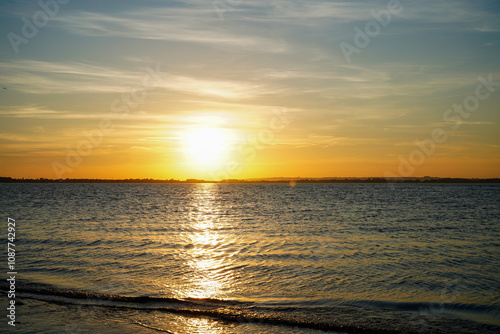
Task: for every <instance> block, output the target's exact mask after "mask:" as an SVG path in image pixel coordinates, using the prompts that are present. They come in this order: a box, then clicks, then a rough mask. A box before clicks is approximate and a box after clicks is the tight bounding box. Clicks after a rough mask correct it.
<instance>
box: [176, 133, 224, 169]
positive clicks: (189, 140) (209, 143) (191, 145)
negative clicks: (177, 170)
mask: <svg viewBox="0 0 500 334" xmlns="http://www.w3.org/2000/svg"><path fill="white" fill-rule="evenodd" d="M227 141H228V138H227V136H226V135H225V133H224V132H223V130H221V129H217V128H204V129H196V130H193V131H191V132H189V133H187V135H186V146H187V147H186V150H187V152H188V154H189V156H190V159H191V160H192V161H193V162H195V163H198V164H204V165H206V164H215V163H218V162H220V160H221V159H222V157H223V154H224V153H225V152H226V151H227V145H228V144H227Z"/></svg>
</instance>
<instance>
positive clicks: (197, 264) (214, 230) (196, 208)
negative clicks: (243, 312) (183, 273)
mask: <svg viewBox="0 0 500 334" xmlns="http://www.w3.org/2000/svg"><path fill="white" fill-rule="evenodd" d="M217 192H218V189H217V187H216V186H215V185H214V184H210V183H207V184H199V185H197V186H196V187H194V189H193V197H192V203H191V206H190V207H191V208H192V210H191V211H190V212H189V219H188V220H187V221H186V224H189V226H186V229H185V231H188V232H187V233H185V234H184V237H185V238H186V244H187V245H188V247H187V249H186V251H185V253H184V254H183V256H184V259H185V262H186V265H187V266H188V267H189V268H190V269H191V272H190V275H189V281H188V284H187V286H184V287H182V289H181V291H180V293H181V295H183V297H191V298H216V299H225V298H227V297H228V295H229V294H230V293H231V291H232V286H233V284H234V281H233V273H232V271H231V270H230V269H229V268H228V265H229V264H230V261H228V254H227V253H226V246H227V245H228V244H230V243H231V240H228V239H229V236H228V234H227V233H219V230H220V229H221V228H226V227H227V224H228V223H227V222H226V221H222V220H221V219H220V217H221V212H220V211H221V210H220V208H219V207H218V206H217V196H218V194H217Z"/></svg>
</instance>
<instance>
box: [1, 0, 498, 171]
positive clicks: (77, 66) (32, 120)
mask: <svg viewBox="0 0 500 334" xmlns="http://www.w3.org/2000/svg"><path fill="white" fill-rule="evenodd" d="M61 2H63V1H61ZM42 3H44V4H48V3H50V4H52V7H50V6H49V7H48V8H56V7H54V6H53V5H54V3H56V2H55V0H53V1H42ZM398 3H399V4H398ZM391 5H392V6H396V5H397V8H398V11H397V14H396V13H393V14H391V16H390V23H388V24H387V25H386V26H385V27H383V26H379V28H380V29H379V31H377V33H375V34H374V36H372V37H371V38H370V42H369V43H368V45H367V46H365V47H363V48H358V51H359V53H354V54H352V55H351V57H350V58H351V59H350V61H348V60H347V59H346V57H345V56H344V54H343V52H342V49H341V47H340V45H341V43H347V44H350V45H353V46H355V40H354V38H355V35H356V33H355V31H356V30H355V29H356V28H359V29H360V30H361V31H365V27H366V24H367V23H369V22H375V21H374V20H375V19H374V16H373V14H372V12H377V13H380V12H381V11H385V12H386V13H387V10H388V8H389V7H390V6H391ZM0 9H1V10H0V12H1V17H0V22H1V23H0V33H1V35H2V36H3V37H2V38H1V39H0V85H2V87H6V88H7V89H5V90H2V91H1V92H0V93H1V95H0V143H1V149H0V159H1V160H2V170H0V174H2V175H5V176H16V177H22V176H24V175H26V176H30V177H49V178H53V177H56V175H55V174H57V173H54V168H53V162H54V161H59V162H61V163H62V164H65V162H64V161H65V159H66V157H67V154H68V153H67V152H68V150H67V146H68V145H69V146H70V147H76V146H77V145H78V143H79V142H80V141H81V140H82V133H83V132H84V131H89V130H91V129H93V128H95V127H96V124H98V123H99V121H100V120H101V119H102V118H103V117H105V116H106V115H108V114H109V113H110V112H111V110H110V109H111V105H112V103H113V101H115V100H116V99H120V98H121V96H122V95H123V94H124V93H125V94H126V93H127V92H131V91H134V90H140V89H142V88H143V87H142V86H141V85H142V82H143V79H144V77H145V75H147V70H146V68H148V67H152V68H159V69H160V70H161V73H162V74H161V76H162V80H161V83H158V84H157V85H156V86H155V87H154V88H151V89H148V91H147V92H148V94H147V97H146V98H145V99H144V100H141V101H140V103H137V105H134V106H133V107H131V108H130V112H129V113H128V115H127V117H126V118H125V119H120V121H117V122H115V131H113V133H111V134H108V135H107V136H105V138H104V141H103V142H102V143H99V145H96V147H93V150H92V153H91V154H89V155H86V156H85V157H82V158H83V159H82V162H81V163H79V164H78V166H75V167H71V168H69V167H68V169H67V170H66V172H65V173H64V177H93V176H95V177H126V176H129V177H159V178H169V177H178V178H187V177H189V176H193V177H200V178H201V177H205V178H208V177H209V176H210V175H208V173H207V172H206V170H205V171H202V170H197V169H196V168H191V167H190V165H192V164H193V163H194V161H192V160H190V159H189V158H188V157H185V152H184V151H183V147H184V146H183V144H182V142H183V140H184V139H185V138H186V136H187V135H186V133H188V132H189V131H192V130H190V129H193V128H200V127H203V126H205V127H206V126H210V127H216V128H218V129H221V131H224V133H225V134H224V136H225V138H227V141H228V142H230V143H229V144H228V145H227V146H228V148H227V150H228V154H227V155H226V158H225V159H226V160H224V161H223V160H222V159H221V161H220V164H221V165H223V164H224V163H227V160H229V161H237V162H238V163H239V164H240V165H241V167H242V169H241V171H240V172H238V173H237V174H238V175H231V176H234V177H260V176H262V177H264V176H279V175H283V176H298V175H300V176H377V175H378V176H383V175H384V173H385V172H387V171H392V172H393V173H397V172H396V171H397V169H398V166H399V164H400V159H399V157H400V156H402V157H406V158H409V156H410V155H411V153H412V152H413V151H414V150H415V149H416V146H415V140H425V139H426V138H428V137H429V136H430V133H431V132H432V130H433V129H434V128H436V127H445V128H446V129H447V135H448V136H449V139H448V140H447V141H446V142H444V143H440V144H439V145H438V146H439V147H438V149H437V150H436V151H435V152H434V153H432V154H431V155H430V156H428V157H426V159H425V162H424V163H422V164H420V165H418V166H414V167H415V171H414V172H412V173H411V175H412V176H419V175H428V174H432V175H437V176H449V175H451V176H464V177H473V176H480V177H492V176H500V155H499V152H500V150H499V148H500V142H499V139H500V135H499V134H498V133H499V131H498V130H499V128H498V124H499V121H500V116H499V114H500V110H499V107H498V106H499V105H500V93H499V92H493V93H492V94H491V96H489V97H488V98H487V99H486V100H484V101H481V103H480V106H479V108H478V109H477V111H475V112H474V113H473V114H472V115H471V116H470V117H468V118H467V119H463V120H462V124H461V126H460V127H459V128H458V129H451V128H450V127H449V124H446V121H444V120H443V113H444V112H445V110H447V109H448V108H450V107H451V106H452V105H453V104H457V103H458V104H460V103H462V102H463V101H464V98H466V97H467V96H469V95H471V94H473V93H474V90H475V88H476V86H477V85H478V83H479V81H478V77H479V76H483V77H487V76H488V75H490V74H491V75H492V78H493V79H492V80H493V81H495V82H496V81H500V71H499V68H500V62H499V60H498V59H500V3H499V2H498V1H415V0H413V1H408V0H406V1H405V0H401V1H400V2H393V1H251V2H249V1H236V0H235V1H229V0H220V1H219V0H217V1H201V0H200V1H194V0H193V1H76V0H73V1H68V3H67V4H60V3H57V13H54V15H53V17H50V19H49V20H48V22H47V24H41V27H40V28H39V29H38V32H37V33H36V34H34V36H33V37H30V38H26V40H27V43H21V44H19V45H17V48H18V52H17V53H16V52H15V49H16V47H13V45H12V42H11V40H12V38H13V37H12V36H13V35H12V33H13V34H16V35H17V36H20V37H23V36H24V35H23V30H22V29H23V26H24V25H25V22H24V21H23V17H24V18H25V19H26V20H28V21H30V22H33V18H34V16H35V17H38V19H40V20H43V13H44V12H45V10H44V9H43V8H42V7H41V6H40V4H39V3H38V2H36V1H3V2H2V3H1V4H0ZM50 10H52V9H50ZM40 12H42V14H40ZM389 13H390V12H389ZM49 14H50V13H49ZM37 15H38V16H37ZM48 16H50V15H48ZM48 16H47V17H48ZM9 34H10V36H11V37H10V39H11V40H9ZM23 38H24V37H23ZM141 87H142V88H141ZM499 90H500V88H499ZM276 108H286V110H287V111H288V113H289V114H290V115H293V121H292V122H290V124H289V125H287V127H286V129H284V130H283V131H280V133H276V134H275V138H274V140H273V142H272V143H271V144H270V145H268V147H266V148H265V149H260V148H259V149H258V152H257V153H258V154H257V157H256V158H255V160H253V161H245V162H243V161H242V158H241V157H238V156H237V154H236V153H234V152H233V153H230V152H229V151H230V150H231V148H234V147H236V146H238V143H240V144H241V143H246V142H248V141H249V139H248V138H250V137H251V136H255V135H256V134H258V133H259V131H262V129H263V128H265V127H266V126H267V125H266V124H267V123H268V122H269V119H270V117H272V115H273V110H274V109H276ZM207 124H208V125H207ZM97 146H98V147H97ZM138 161H140V163H139V162H138ZM458 165H460V166H461V167H460V168H458V169H457V166H458ZM217 168H218V169H220V168H223V167H220V166H218V167H217ZM212 172H213V171H212ZM212 174H213V173H212ZM402 176H403V175H402Z"/></svg>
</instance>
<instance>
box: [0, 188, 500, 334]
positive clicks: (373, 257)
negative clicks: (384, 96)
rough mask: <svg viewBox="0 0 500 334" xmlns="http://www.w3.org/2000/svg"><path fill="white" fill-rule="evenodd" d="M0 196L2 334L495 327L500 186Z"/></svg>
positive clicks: (49, 191)
mask: <svg viewBox="0 0 500 334" xmlns="http://www.w3.org/2000/svg"><path fill="white" fill-rule="evenodd" d="M0 203H1V207H2V214H3V216H4V218H2V219H3V220H4V224H2V226H3V227H2V228H3V229H4V232H2V233H1V235H4V238H3V239H4V241H3V242H4V244H5V246H6V245H7V242H8V241H7V218H8V217H10V218H13V219H15V221H16V240H15V245H16V265H15V269H16V271H17V274H16V299H15V300H16V326H15V327H12V326H9V325H8V324H7V321H8V318H6V314H7V311H6V309H5V307H6V306H7V302H8V298H7V295H6V293H4V294H2V297H1V298H0V300H1V302H2V304H1V306H2V309H3V310H4V311H3V312H4V315H3V316H2V318H3V319H4V320H3V321H2V324H0V332H19V333H176V334H180V333H211V334H218V333H238V334H239V333H318V332H320V331H330V332H333V333H500V228H499V227H500V206H499V203H500V185H499V184H425V185H421V184H395V185H387V184H297V185H295V186H293V187H292V186H290V185H288V184H1V185H0ZM4 257H5V259H4V264H5V265H4V272H5V273H6V272H7V271H8V268H7V254H6V253H5V254H4ZM4 277H6V278H7V274H4ZM2 287H3V290H4V291H5V289H8V284H7V283H6V280H5V279H4V280H2Z"/></svg>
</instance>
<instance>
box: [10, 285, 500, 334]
mask: <svg viewBox="0 0 500 334" xmlns="http://www.w3.org/2000/svg"><path fill="white" fill-rule="evenodd" d="M6 283H7V282H2V283H0V286H3V287H4V288H5V287H6V286H5V285H6ZM16 283H17V291H18V292H19V293H20V296H21V297H24V298H31V299H37V300H42V301H45V302H53V303H63V304H76V305H89V306H90V305H92V306H99V307H110V308H126V309H135V310H148V311H150V310H154V311H158V312H169V313H173V314H179V315H184V316H193V317H209V318H213V319H219V320H223V321H229V322H239V323H243V322H250V323H262V324H270V325H277V326H292V327H299V328H309V329H317V330H323V331H338V332H344V333H366V334H370V333H385V334H389V333H400V332H401V329H402V328H404V332H405V333H417V332H418V330H419V328H417V327H415V328H412V327H411V326H412V325H411V322H409V321H408V319H406V320H405V317H406V318H408V316H407V315H404V312H403V311H418V310H419V309H420V308H421V307H423V306H425V305H427V306H428V305H429V303H402V302H384V301H370V300H357V301H343V302H341V303H340V304H337V306H325V305H322V306H319V304H316V305H314V304H312V305H311V304H310V305H302V306H301V305H298V304H295V305H293V304H291V305H287V304H286V303H281V304H276V305H270V304H259V303H256V302H246V301H236V300H221V299H213V298H182V299H179V298H169V297H154V296H147V295H144V296H126V295H120V294H107V293H101V292H93V291H85V290H77V289H64V288H58V287H56V286H53V285H50V284H42V283H35V282H29V281H24V280H20V281H17V282H16ZM320 304H321V303H320ZM447 307H452V308H454V309H457V310H461V311H463V310H470V309H475V310H476V311H478V312H481V311H491V310H488V309H487V306H481V305H476V306H471V305H466V304H450V305H447ZM384 309H385V310H384ZM387 309H389V311H387ZM376 318H379V319H383V321H384V322H383V325H381V322H377V321H374V319H376ZM432 321H435V320H432V319H429V324H430V325H432ZM435 322H436V324H437V325H436V326H445V327H447V328H461V329H464V328H465V329H467V330H470V331H469V332H483V333H494V332H495V331H497V330H498V329H499V327H498V326H491V325H485V324H479V323H475V322H464V321H463V320H453V319H445V318H439V319H438V320H436V321H435ZM139 325H142V324H139ZM145 326H147V325H145ZM381 326H382V327H381ZM450 326H451V327H450ZM445 327H443V328H445ZM152 329H153V328H152ZM157 330H159V329H157ZM478 330H479V331H478ZM438 332H439V331H438ZM167 333H168V332H167ZM457 333H463V331H457Z"/></svg>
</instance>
